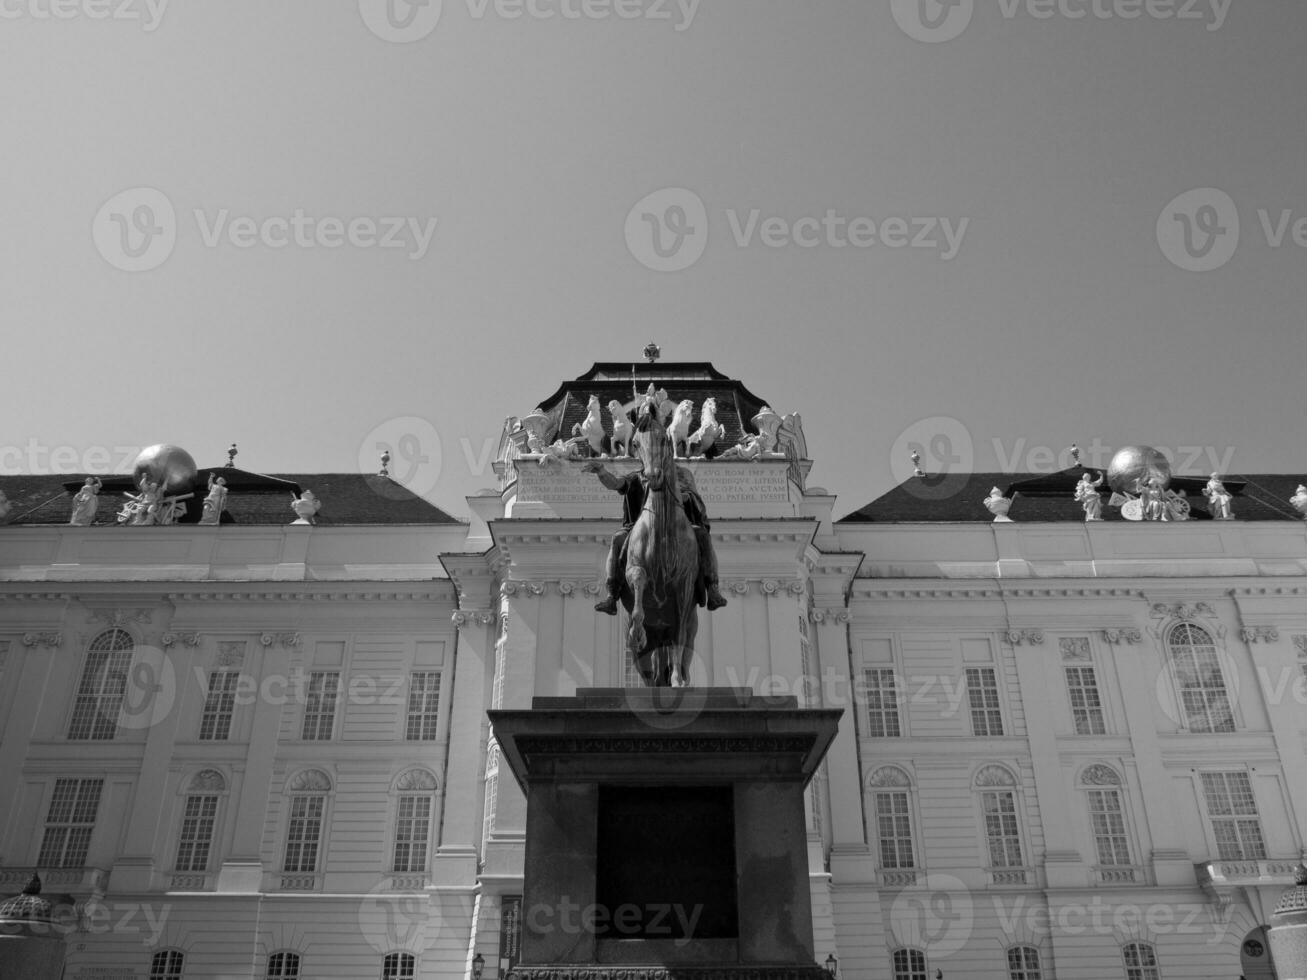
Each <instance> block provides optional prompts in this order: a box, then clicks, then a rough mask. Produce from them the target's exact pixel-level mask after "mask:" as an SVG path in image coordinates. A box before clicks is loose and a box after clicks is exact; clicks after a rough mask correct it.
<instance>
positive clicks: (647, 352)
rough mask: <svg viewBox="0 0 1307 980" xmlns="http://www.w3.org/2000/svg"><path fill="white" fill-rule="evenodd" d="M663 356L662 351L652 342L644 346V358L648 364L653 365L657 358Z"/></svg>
mask: <svg viewBox="0 0 1307 980" xmlns="http://www.w3.org/2000/svg"><path fill="white" fill-rule="evenodd" d="M662 356H663V349H662V348H661V347H659V346H658V345H657V344H655V343H654V342H653V341H652V340H651V341H649V343H647V344H645V347H644V357H645V360H647V361H648V362H649V363H650V364H653V363H654V362H655V361H657V360H658V358H660V357H662Z"/></svg>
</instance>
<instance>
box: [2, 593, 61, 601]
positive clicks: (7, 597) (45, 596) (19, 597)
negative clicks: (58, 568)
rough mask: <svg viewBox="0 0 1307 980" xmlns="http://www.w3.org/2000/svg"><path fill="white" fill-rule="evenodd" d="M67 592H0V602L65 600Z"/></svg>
mask: <svg viewBox="0 0 1307 980" xmlns="http://www.w3.org/2000/svg"><path fill="white" fill-rule="evenodd" d="M71 598H72V596H70V595H69V594H68V593H67V592H0V602H24V603H27V602H67V601H68V600H69V599H71Z"/></svg>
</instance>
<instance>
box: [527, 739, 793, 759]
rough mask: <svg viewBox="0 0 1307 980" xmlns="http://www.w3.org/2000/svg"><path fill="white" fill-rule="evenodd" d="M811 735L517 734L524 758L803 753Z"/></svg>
mask: <svg viewBox="0 0 1307 980" xmlns="http://www.w3.org/2000/svg"><path fill="white" fill-rule="evenodd" d="M815 740H816V738H815V736H813V735H771V734H766V735H749V734H745V735H670V736H669V735H612V734H604V735H593V736H588V735H519V736H518V738H517V745H518V748H519V750H520V751H521V753H522V755H523V756H524V757H530V756H533V755H578V754H586V755H630V754H635V755H649V754H654V753H665V752H675V753H694V754H699V753H705V754H732V753H738V752H755V753H757V752H762V753H773V752H792V753H806V752H808V751H810V750H811V749H812V746H813V743H814V742H815Z"/></svg>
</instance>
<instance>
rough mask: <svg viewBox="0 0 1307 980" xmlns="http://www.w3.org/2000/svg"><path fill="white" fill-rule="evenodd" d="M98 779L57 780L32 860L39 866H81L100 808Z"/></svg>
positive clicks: (102, 782)
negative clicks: (39, 844) (34, 858)
mask: <svg viewBox="0 0 1307 980" xmlns="http://www.w3.org/2000/svg"><path fill="white" fill-rule="evenodd" d="M103 786H104V780H102V779H58V780H55V784H54V796H53V797H52V798H51V800H50V812H49V814H48V815H47V816H46V818H45V836H44V837H43V838H42V839H41V854H40V856H39V857H38V858H37V859H36V863H37V866H38V867H41V868H81V867H85V866H86V852H87V850H89V848H90V846H91V832H92V831H93V830H94V829H95V814H96V812H97V811H98V810H99V809H100V790H101V789H102V787H103Z"/></svg>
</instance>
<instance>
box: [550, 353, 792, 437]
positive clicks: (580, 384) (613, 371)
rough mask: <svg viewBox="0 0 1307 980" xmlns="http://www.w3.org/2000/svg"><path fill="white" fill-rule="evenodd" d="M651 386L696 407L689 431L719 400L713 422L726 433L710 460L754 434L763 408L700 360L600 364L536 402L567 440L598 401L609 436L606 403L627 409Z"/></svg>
mask: <svg viewBox="0 0 1307 980" xmlns="http://www.w3.org/2000/svg"><path fill="white" fill-rule="evenodd" d="M650 384H652V385H653V386H654V389H655V390H657V389H660V388H661V389H666V391H667V397H668V398H670V399H671V400H672V401H673V402H680V401H683V400H685V399H687V398H688V399H689V400H690V401H692V402H693V403H694V421H693V423H692V427H691V432H693V431H694V430H695V429H697V428H698V427H699V421H700V419H699V413H700V412H701V410H702V409H703V403H704V402H705V401H706V400H707V399H708V398H716V399H717V421H718V422H720V423H721V424H722V425H723V426H725V429H726V432H725V435H724V436H723V437H722V439H721V441H720V442H719V443H718V445H717V446H716V447H715V449H714V451H713V452H711V453H710V455H716V453H718V452H721V451H722V450H724V449H726V448H728V447H730V446H733V445H735V444H736V443H737V442H739V441H740V440H741V439H743V438H744V436H745V434H746V433H751V432H756V431H757V430H756V429H755V428H754V426H753V425H752V423H751V421H750V420H751V419H752V418H753V417H754V416H755V415H757V414H758V412H759V411H760V410H761V409H762V407H763V405H765V404H767V403H766V402H765V401H764V400H763V399H761V398H759V397H758V396H757V395H755V394H753V392H751V391H749V389H748V388H746V387H745V386H744V385H743V384H741V383H740V382H739V381H734V380H732V379H731V378H728V377H727V376H726V375H724V374H722V373H721V372H720V371H718V370H717V369H716V368H714V367H713V366H712V365H711V364H709V363H707V362H706V361H704V362H698V361H693V362H692V361H687V362H671V363H655V364H648V363H644V364H631V363H626V362H622V363H617V362H600V363H597V364H595V365H594V366H593V367H591V368H590V370H589V371H587V372H586V373H585V374H583V375H581V376H580V377H579V378H577V379H576V380H575V381H567V382H564V383H563V385H562V386H561V387H559V389H558V390H557V391H555V392H554V393H553V394H552V395H550V396H549V397H548V398H546V399H545V400H544V401H542V402H540V403H539V404H540V407H541V408H542V409H543V410H544V411H545V413H546V414H547V415H549V416H550V418H551V419H552V420H554V426H555V434H554V435H553V436H552V437H551V438H553V439H559V438H561V439H568V438H570V437H571V435H572V427H573V426H574V425H579V424H580V423H581V422H583V421H584V420H585V417H586V413H587V411H588V410H589V401H590V396H591V395H596V396H598V398H599V404H600V411H601V413H602V417H603V422H604V431H605V432H612V428H613V419H612V415H611V414H610V413H609V411H608V403H609V402H610V401H618V402H621V403H622V404H623V405H627V404H629V403H630V402H632V401H633V400H635V399H636V398H637V397H638V396H640V395H643V394H644V393H645V392H646V391H647V390H648V388H649V385H650Z"/></svg>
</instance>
